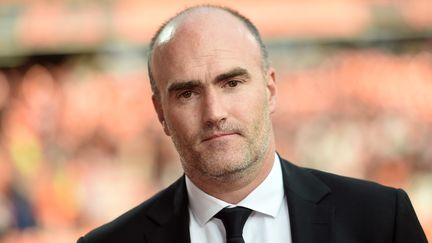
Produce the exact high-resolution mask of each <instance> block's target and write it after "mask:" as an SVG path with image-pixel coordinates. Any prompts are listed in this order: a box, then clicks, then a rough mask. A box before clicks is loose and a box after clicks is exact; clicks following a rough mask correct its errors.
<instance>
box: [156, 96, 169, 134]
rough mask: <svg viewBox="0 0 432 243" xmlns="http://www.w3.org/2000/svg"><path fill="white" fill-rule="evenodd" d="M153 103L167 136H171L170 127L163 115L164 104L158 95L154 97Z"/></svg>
mask: <svg viewBox="0 0 432 243" xmlns="http://www.w3.org/2000/svg"><path fill="white" fill-rule="evenodd" d="M152 102H153V107H154V109H155V111H156V114H157V116H158V120H159V122H160V123H161V125H162V127H163V130H164V132H165V134H166V135H167V136H171V133H170V132H169V129H168V126H167V124H166V122H165V116H164V113H163V108H162V104H161V100H160V98H159V97H157V96H156V95H154V94H153V95H152Z"/></svg>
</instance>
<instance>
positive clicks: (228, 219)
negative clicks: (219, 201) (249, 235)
mask: <svg viewBox="0 0 432 243" xmlns="http://www.w3.org/2000/svg"><path fill="white" fill-rule="evenodd" d="M251 212H252V210H250V209H248V208H244V207H235V208H224V209H222V210H221V211H219V213H217V214H216V215H215V218H218V219H220V220H222V223H223V224H224V226H225V231H226V242H227V243H244V240H243V226H244V224H245V223H246V220H247V219H248V217H249V215H250V214H251Z"/></svg>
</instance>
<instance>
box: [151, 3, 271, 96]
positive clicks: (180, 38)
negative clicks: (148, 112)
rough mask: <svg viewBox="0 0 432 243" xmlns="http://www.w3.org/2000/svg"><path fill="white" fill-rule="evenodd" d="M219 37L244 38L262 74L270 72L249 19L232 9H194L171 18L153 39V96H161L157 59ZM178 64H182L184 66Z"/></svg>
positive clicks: (255, 30) (208, 7) (264, 53)
mask: <svg viewBox="0 0 432 243" xmlns="http://www.w3.org/2000/svg"><path fill="white" fill-rule="evenodd" d="M217 35H225V36H228V37H229V36H232V38H238V37H241V38H244V42H245V45H247V44H248V43H249V44H252V45H254V46H255V47H256V48H252V49H251V50H250V51H251V52H253V51H257V52H258V54H259V56H260V60H259V61H260V65H261V67H262V70H263V72H265V71H266V70H267V69H268V60H267V51H266V49H265V46H264V44H263V42H262V39H261V37H260V35H259V32H258V30H257V29H256V27H255V26H254V25H253V24H252V22H251V21H250V20H249V19H247V18H246V17H244V16H243V15H241V14H239V13H238V12H236V11H234V10H232V9H229V8H224V7H219V6H212V5H205V6H195V7H191V8H188V9H186V10H184V11H182V12H180V13H178V14H177V15H175V16H174V17H172V18H171V19H169V20H168V21H167V22H166V23H164V24H163V25H162V26H161V27H160V28H159V30H158V31H157V32H156V34H155V35H154V37H153V38H152V40H151V43H150V53H149V58H148V73H149V79H150V83H151V87H152V91H153V93H154V94H155V95H156V96H159V89H158V86H157V83H156V79H157V77H155V73H154V66H153V65H154V59H155V58H169V57H168V56H167V55H166V54H167V51H168V52H169V49H170V48H183V47H185V45H189V46H190V45H203V44H205V45H211V44H212V43H213V42H216V41H218V38H217V37H218V36H217ZM208 36H214V38H210V39H209V38H207V40H206V41H204V39H206V38H205V37H208ZM201 37H202V38H201ZM200 39H202V41H200ZM173 42H177V43H180V44H178V45H175V47H174V46H173V45H170V43H173ZM215 44H216V43H215ZM161 55H163V56H161ZM155 56H157V57H155ZM177 64H178V65H181V63H177Z"/></svg>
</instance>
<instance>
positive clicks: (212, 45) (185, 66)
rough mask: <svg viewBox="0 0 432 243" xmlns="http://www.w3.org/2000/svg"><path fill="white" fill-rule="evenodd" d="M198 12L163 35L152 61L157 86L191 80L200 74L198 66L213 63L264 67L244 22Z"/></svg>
mask: <svg viewBox="0 0 432 243" xmlns="http://www.w3.org/2000/svg"><path fill="white" fill-rule="evenodd" d="M198 10H199V11H198ZM198 10H196V11H194V12H193V13H188V14H185V15H183V16H182V15H181V16H179V17H177V18H176V19H174V20H172V21H170V22H169V23H168V24H167V25H166V26H165V28H164V29H163V30H162V31H161V32H160V33H159V36H158V38H157V39H156V40H155V45H154V49H153V54H152V60H151V66H152V71H153V75H154V78H155V80H156V83H158V84H160V82H163V83H165V81H166V80H165V81H164V79H166V78H167V77H172V76H182V75H181V74H185V73H186V74H189V76H190V75H191V74H195V73H196V72H192V71H196V70H193V67H194V66H205V65H208V64H209V63H211V64H212V65H216V66H217V65H219V64H224V65H228V64H229V63H233V62H235V61H238V62H239V63H244V64H245V65H247V63H253V64H254V65H256V66H259V67H261V52H260V47H259V44H258V42H257V41H256V39H255V38H254V36H253V35H252V34H251V33H250V32H249V31H248V29H247V28H246V26H245V25H244V24H243V23H242V22H241V21H240V20H238V19H237V18H235V17H234V16H232V15H231V14H230V13H227V12H225V11H222V10H215V9H210V10H207V9H198ZM237 66H239V65H237ZM213 67H214V66H213ZM202 70H203V69H200V71H202ZM212 70H213V71H215V70H216V71H215V72H217V68H216V69H215V68H212ZM215 75H217V73H215ZM188 78H189V77H188Z"/></svg>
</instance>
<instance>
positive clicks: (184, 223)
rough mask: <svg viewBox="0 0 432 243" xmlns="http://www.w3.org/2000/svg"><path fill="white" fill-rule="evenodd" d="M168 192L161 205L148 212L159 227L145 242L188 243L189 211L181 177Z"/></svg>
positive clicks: (156, 205)
mask: <svg viewBox="0 0 432 243" xmlns="http://www.w3.org/2000/svg"><path fill="white" fill-rule="evenodd" d="M168 190H172V192H171V193H167V197H166V198H164V200H161V203H158V204H155V206H154V207H153V208H152V209H151V210H149V212H148V217H150V218H151V219H152V220H153V221H154V222H155V223H156V224H158V225H159V227H157V228H156V229H155V230H154V231H152V232H151V233H149V234H148V235H147V236H146V240H147V241H146V242H149V243H160V242H167V243H168V242H176V243H177V242H178V243H190V236H189V210H188V199H187V192H186V184H185V180H184V176H182V177H181V178H180V179H179V180H177V182H175V183H174V185H172V186H171V188H169V189H168Z"/></svg>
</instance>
